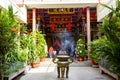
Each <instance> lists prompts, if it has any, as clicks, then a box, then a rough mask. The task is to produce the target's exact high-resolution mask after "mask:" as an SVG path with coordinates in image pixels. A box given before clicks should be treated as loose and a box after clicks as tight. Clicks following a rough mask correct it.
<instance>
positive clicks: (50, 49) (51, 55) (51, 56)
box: [49, 46, 54, 58]
mask: <svg viewBox="0 0 120 80" xmlns="http://www.w3.org/2000/svg"><path fill="white" fill-rule="evenodd" d="M53 51H54V49H53V47H52V46H50V48H49V57H50V58H53V55H54V52H53Z"/></svg>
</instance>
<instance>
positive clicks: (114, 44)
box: [100, 0, 120, 77]
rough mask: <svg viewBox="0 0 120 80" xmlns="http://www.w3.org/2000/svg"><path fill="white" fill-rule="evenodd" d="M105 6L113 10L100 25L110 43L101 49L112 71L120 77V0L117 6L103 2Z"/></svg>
mask: <svg viewBox="0 0 120 80" xmlns="http://www.w3.org/2000/svg"><path fill="white" fill-rule="evenodd" d="M102 5H103V6H104V7H106V8H108V9H109V10H111V12H110V13H109V15H108V17H107V18H105V19H104V20H103V24H102V26H101V27H100V29H101V32H102V33H104V35H105V36H106V38H107V40H108V43H107V44H106V46H103V47H102V48H101V49H100V50H101V51H103V52H104V53H103V54H102V55H103V57H104V58H105V59H107V60H108V61H109V64H110V65H111V66H110V71H111V72H114V73H116V74H117V75H118V77H120V63H119V60H120V56H119V55H120V0H117V2H116V7H115V8H113V7H109V6H107V5H105V4H102Z"/></svg>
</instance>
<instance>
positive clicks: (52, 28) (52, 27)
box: [50, 24, 56, 32]
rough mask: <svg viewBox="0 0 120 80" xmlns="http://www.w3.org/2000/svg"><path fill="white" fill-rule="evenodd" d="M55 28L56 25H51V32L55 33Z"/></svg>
mask: <svg viewBox="0 0 120 80" xmlns="http://www.w3.org/2000/svg"><path fill="white" fill-rule="evenodd" d="M55 27H56V25H55V24H51V25H50V31H51V32H54V30H55Z"/></svg>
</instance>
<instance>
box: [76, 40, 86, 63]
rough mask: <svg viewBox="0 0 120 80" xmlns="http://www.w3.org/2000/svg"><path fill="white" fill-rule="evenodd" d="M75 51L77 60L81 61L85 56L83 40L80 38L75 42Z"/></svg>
mask: <svg viewBox="0 0 120 80" xmlns="http://www.w3.org/2000/svg"><path fill="white" fill-rule="evenodd" d="M76 52H77V55H78V60H79V61H83V60H84V57H85V56H86V48H85V42H84V41H83V40H82V39H79V40H78V41H77V44H76Z"/></svg>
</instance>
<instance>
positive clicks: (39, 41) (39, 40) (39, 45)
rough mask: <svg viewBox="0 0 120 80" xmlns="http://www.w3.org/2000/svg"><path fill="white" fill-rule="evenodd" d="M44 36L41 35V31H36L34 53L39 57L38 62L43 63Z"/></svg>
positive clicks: (44, 53)
mask: <svg viewBox="0 0 120 80" xmlns="http://www.w3.org/2000/svg"><path fill="white" fill-rule="evenodd" d="M44 37H45V34H42V33H41V31H38V30H36V52H37V53H38V56H39V57H40V61H45V57H47V55H48V54H47V53H46V51H45V46H46V45H47V44H46V41H45V38H44Z"/></svg>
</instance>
